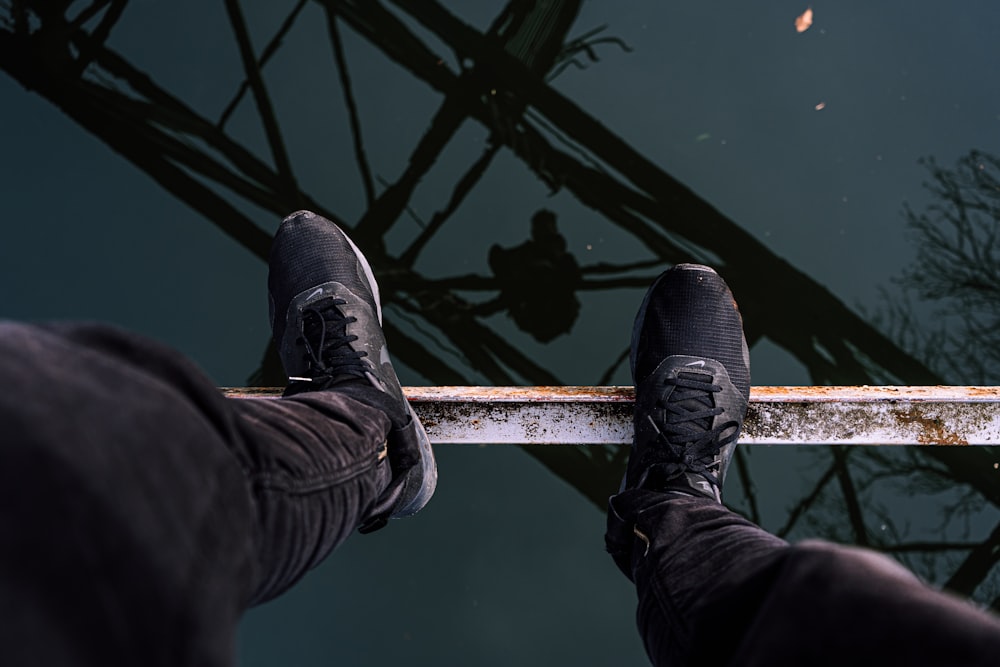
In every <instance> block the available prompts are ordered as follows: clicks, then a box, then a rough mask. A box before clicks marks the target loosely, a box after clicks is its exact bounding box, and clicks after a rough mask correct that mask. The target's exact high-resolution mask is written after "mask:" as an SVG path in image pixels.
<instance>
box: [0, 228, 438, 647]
mask: <svg viewBox="0 0 1000 667" xmlns="http://www.w3.org/2000/svg"><path fill="white" fill-rule="evenodd" d="M268 286H269V296H270V305H271V319H272V327H273V332H274V338H275V342H276V344H277V346H278V351H279V354H280V356H281V360H282V363H283V364H284V367H285V370H286V371H287V374H288V375H289V376H290V378H289V379H290V384H289V387H288V390H287V392H286V396H285V398H283V399H281V400H259V401H246V400H242V401H241V400H227V399H225V398H223V397H222V396H221V395H220V394H219V392H218V391H217V390H216V388H215V386H214V385H213V384H212V383H211V382H210V381H209V380H208V379H207V378H205V377H203V376H202V374H201V373H200V372H199V371H198V370H197V369H196V368H194V367H193V366H192V365H191V364H190V363H189V362H188V361H187V360H185V359H184V358H182V357H181V356H180V355H179V354H178V353H176V352H174V351H172V350H168V349H165V348H164V347H162V346H160V345H158V344H155V343H153V342H151V341H148V340H146V339H143V338H140V337H138V336H135V335H131V334H128V333H125V332H122V331H118V330H115V329H111V328H108V327H104V326H95V325H61V326H33V325H26V324H14V323H7V324H0V382H2V385H3V387H4V389H3V391H2V392H0V563H2V565H0V663H2V664H4V665H27V664H31V665H121V664H133V665H150V664H164V665H225V664H229V663H231V662H232V654H233V648H234V637H235V630H236V624H237V621H238V619H239V616H240V614H241V613H242V611H243V609H244V608H245V607H246V606H248V605H250V604H253V603H255V602H259V601H263V600H267V599H269V598H272V597H274V596H275V595H277V594H278V593H280V592H281V591H283V590H285V589H286V588H288V587H289V586H291V585H292V583H294V582H295V581H296V580H298V579H299V578H300V577H301V576H302V575H303V574H304V573H305V572H306V570H308V569H309V568H311V567H313V566H315V565H316V564H318V563H319V561H320V560H322V559H323V558H324V557H325V556H326V555H327V554H328V553H329V552H330V551H331V550H332V549H333V548H334V547H335V546H336V545H337V544H339V543H340V542H342V541H343V540H344V539H345V538H346V537H347V536H348V535H349V534H350V533H351V532H352V531H353V530H354V529H355V528H357V527H359V526H360V527H361V529H362V530H373V529H375V528H378V527H380V526H381V525H384V523H385V522H386V520H387V519H388V518H392V517H400V516H406V515H409V514H413V513H414V512H416V511H418V510H419V509H421V508H422V507H423V506H424V505H425V504H426V503H427V501H428V500H429V499H430V496H431V494H432V493H433V492H434V487H435V483H436V480H437V469H436V467H435V464H434V457H433V454H432V453H431V449H430V444H429V442H428V440H427V436H426V435H425V434H424V431H423V428H422V427H421V426H420V423H419V422H418V421H417V419H416V417H415V415H413V413H412V412H411V411H410V408H409V405H408V403H407V401H406V399H405V398H404V396H403V394H402V390H401V389H400V386H399V381H398V380H397V378H396V374H395V372H394V371H393V368H392V365H391V363H390V361H389V356H388V354H387V351H386V347H385V339H384V338H383V335H382V329H381V326H380V322H381V308H380V305H379V298H378V287H377V285H376V283H375V279H374V277H373V276H372V273H371V269H370V267H369V266H368V263H367V262H366V261H365V259H364V257H363V256H362V255H361V253H360V252H359V251H358V250H357V248H355V247H354V246H353V244H352V243H351V242H350V240H349V239H348V238H347V237H346V236H345V235H344V234H343V233H342V232H341V231H340V230H339V229H338V228H337V227H336V226H334V225H333V223H330V222H329V221H327V220H324V219H322V218H320V217H318V216H315V215H313V214H311V213H308V212H300V213H297V214H294V215H292V216H290V217H289V218H288V219H287V220H286V221H285V222H284V223H283V224H282V226H281V228H280V229H279V231H278V233H277V236H276V237H275V241H274V245H273V247H272V251H271V261H270V277H269V281H268Z"/></svg>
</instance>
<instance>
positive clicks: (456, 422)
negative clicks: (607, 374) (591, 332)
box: [223, 386, 1000, 445]
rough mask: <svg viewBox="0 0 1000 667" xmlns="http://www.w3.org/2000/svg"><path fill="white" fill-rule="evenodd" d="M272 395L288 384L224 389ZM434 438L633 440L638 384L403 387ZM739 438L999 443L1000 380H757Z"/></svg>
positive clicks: (604, 442)
mask: <svg viewBox="0 0 1000 667" xmlns="http://www.w3.org/2000/svg"><path fill="white" fill-rule="evenodd" d="M223 391H224V392H225V393H226V395H228V396H231V397H235V398H274V397H276V396H279V395H280V393H281V390H280V389H249V388H230V389H223ZM404 392H405V393H406V395H407V397H408V398H409V400H410V402H411V404H412V405H413V408H414V410H415V411H416V413H417V415H418V416H419V417H420V420H421V421H422V422H423V424H424V428H426V429H427V433H428V435H429V436H430V438H431V441H432V442H433V443H435V444H544V445H564V444H572V445H627V444H629V443H630V442H631V440H632V409H633V402H634V393H633V390H632V387H404ZM740 442H742V443H746V444H766V445H824V444H843V445H866V444H886V445H966V444H968V445H1000V387H944V386H941V387H867V386H863V387H754V388H753V389H752V390H751V392H750V408H749V410H748V412H747V419H746V423H745V424H744V427H743V434H742V436H741V437H740Z"/></svg>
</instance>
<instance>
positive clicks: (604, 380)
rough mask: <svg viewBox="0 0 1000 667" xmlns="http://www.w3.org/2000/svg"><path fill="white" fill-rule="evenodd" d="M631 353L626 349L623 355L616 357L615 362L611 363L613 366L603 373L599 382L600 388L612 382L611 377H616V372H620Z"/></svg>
mask: <svg viewBox="0 0 1000 667" xmlns="http://www.w3.org/2000/svg"><path fill="white" fill-rule="evenodd" d="M629 352H630V349H629V348H627V347H626V348H625V349H624V350H622V352H621V354H619V355H618V356H617V357H615V360H614V361H612V362H611V365H610V366H608V368H607V370H605V371H604V372H603V373H601V378H600V379H599V380H598V381H597V384H598V386H604V385H607V384H608V383H609V382H611V376H612V375H614V374H615V371H616V370H618V367H619V366H621V365H622V363H624V361H625V360H626V359H628V355H629Z"/></svg>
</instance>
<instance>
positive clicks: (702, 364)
mask: <svg viewBox="0 0 1000 667" xmlns="http://www.w3.org/2000/svg"><path fill="white" fill-rule="evenodd" d="M684 365H685V366H704V365H705V362H704V361H702V360H701V359H699V360H698V361H692V362H691V363H690V364H684Z"/></svg>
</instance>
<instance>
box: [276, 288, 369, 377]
mask: <svg viewBox="0 0 1000 667" xmlns="http://www.w3.org/2000/svg"><path fill="white" fill-rule="evenodd" d="M345 303H347V302H346V301H344V300H343V299H338V298H335V297H328V298H325V299H320V300H319V301H317V302H316V303H314V304H312V305H311V306H310V307H308V308H305V309H303V311H302V320H301V324H300V328H299V333H300V335H299V337H298V338H297V339H296V343H298V344H300V345H302V346H303V347H304V348H305V353H304V359H305V361H306V363H307V364H308V368H309V373H310V376H311V377H308V378H299V377H296V378H289V379H291V380H296V381H309V382H312V381H315V380H316V379H317V378H329V377H333V376H340V375H357V376H359V377H364V376H365V373H366V372H367V371H368V370H369V368H368V366H367V365H366V364H365V363H364V362H363V361H361V359H362V358H363V357H366V356H368V353H367V352H364V351H360V350H354V349H352V348H351V345H350V344H351V343H352V342H354V341H356V340H357V339H358V337H357V336H353V335H348V333H347V325H348V324H350V323H351V322H356V321H357V318H355V317H345V316H344V314H343V313H342V312H340V309H339V308H338V307H337V306H342V305H344V304H345Z"/></svg>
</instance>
